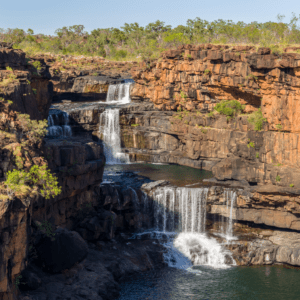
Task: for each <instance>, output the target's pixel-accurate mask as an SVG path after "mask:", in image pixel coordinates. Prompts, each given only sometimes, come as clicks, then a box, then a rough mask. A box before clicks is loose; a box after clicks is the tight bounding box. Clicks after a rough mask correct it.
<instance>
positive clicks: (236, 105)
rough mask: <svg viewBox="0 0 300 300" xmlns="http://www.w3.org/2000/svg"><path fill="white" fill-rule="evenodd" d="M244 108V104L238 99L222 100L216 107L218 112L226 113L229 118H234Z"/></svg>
mask: <svg viewBox="0 0 300 300" xmlns="http://www.w3.org/2000/svg"><path fill="white" fill-rule="evenodd" d="M244 108H245V107H244V105H242V104H241V103H240V102H239V101H237V100H222V101H221V102H220V103H218V104H217V105H216V106H215V107H214V109H215V110H216V111H217V112H219V113H220V114H222V115H226V116H227V117H228V119H230V118H233V117H234V116H236V115H237V114H239V113H241V112H242V111H243V110H244Z"/></svg>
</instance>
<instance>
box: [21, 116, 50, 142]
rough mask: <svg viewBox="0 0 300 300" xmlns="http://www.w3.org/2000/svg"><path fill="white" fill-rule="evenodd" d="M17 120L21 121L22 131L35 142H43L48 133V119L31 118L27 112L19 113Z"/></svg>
mask: <svg viewBox="0 0 300 300" xmlns="http://www.w3.org/2000/svg"><path fill="white" fill-rule="evenodd" d="M17 120H18V121H19V123H20V127H21V129H22V133H23V134H24V135H25V136H26V137H27V139H28V140H30V141H32V142H34V143H37V142H41V141H42V139H43V137H44V136H45V135H46V134H47V126H48V122H47V120H39V121H36V120H31V119H30V116H29V115H27V114H18V117H17Z"/></svg>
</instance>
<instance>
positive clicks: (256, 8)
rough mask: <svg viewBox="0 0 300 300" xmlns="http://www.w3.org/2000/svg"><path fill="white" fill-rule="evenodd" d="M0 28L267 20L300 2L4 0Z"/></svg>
mask: <svg viewBox="0 0 300 300" xmlns="http://www.w3.org/2000/svg"><path fill="white" fill-rule="evenodd" d="M1 2H3V3H1V6H0V28H22V29H24V30H27V29H28V28H31V29H33V30H34V32H35V33H44V34H54V31H55V30H56V29H57V28H61V27H63V26H71V25H84V26H85V30H86V31H91V30H93V29H96V28H109V27H120V26H122V25H123V24H124V23H125V22H126V23H133V22H138V23H139V24H140V25H142V26H145V25H147V24H148V23H150V22H154V21H156V20H161V21H164V22H166V24H167V25H172V26H173V27H176V26H177V25H180V24H182V25H185V24H186V20H187V19H194V18H196V17H199V18H201V19H205V20H208V21H213V20H217V19H225V20H233V21H244V22H246V23H248V22H251V21H258V22H266V21H275V20H276V16H277V14H283V15H285V16H286V19H285V20H284V21H289V20H290V18H291V16H292V12H294V13H296V15H297V16H299V14H300V4H299V0H247V1H246V0H205V1H202V0H180V1H179V0H127V1H124V0H122V1H121V0H113V1H112V0H105V1H102V0H85V1H84V0H51V1H45V0H28V1H24V0H14V1H4V0H2V1H1Z"/></svg>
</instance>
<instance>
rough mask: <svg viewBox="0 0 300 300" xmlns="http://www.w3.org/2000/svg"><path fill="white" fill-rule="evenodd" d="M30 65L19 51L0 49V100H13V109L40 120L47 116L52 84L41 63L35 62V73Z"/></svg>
mask: <svg viewBox="0 0 300 300" xmlns="http://www.w3.org/2000/svg"><path fill="white" fill-rule="evenodd" d="M33 62H35V61H34V60H26V58H25V53H24V52H23V51H22V50H15V49H8V48H0V81H2V83H1V85H0V97H3V98H4V99H5V100H11V101H13V104H12V106H11V108H12V109H13V110H16V111H19V112H21V113H26V114H29V115H30V117H31V119H36V120H41V119H46V118H47V117H48V113H49V108H50V105H51V102H52V93H53V85H52V83H51V82H50V80H49V79H50V73H49V70H48V69H47V67H46V65H45V63H44V61H41V62H40V61H39V62H40V67H39V70H37V69H36V68H34V67H33V66H32V65H31V63H33ZM5 68H12V71H10V70H5ZM1 69H2V70H1Z"/></svg>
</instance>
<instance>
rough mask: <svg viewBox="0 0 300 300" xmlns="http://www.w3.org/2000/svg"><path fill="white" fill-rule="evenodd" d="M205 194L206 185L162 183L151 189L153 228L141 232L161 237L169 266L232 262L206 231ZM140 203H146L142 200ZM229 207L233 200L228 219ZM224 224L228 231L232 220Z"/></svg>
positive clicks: (211, 264)
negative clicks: (190, 186) (164, 184)
mask: <svg viewBox="0 0 300 300" xmlns="http://www.w3.org/2000/svg"><path fill="white" fill-rule="evenodd" d="M230 193H231V191H230V192H229V195H231V194H230ZM233 193H234V192H233ZM207 194H208V188H195V189H193V188H186V187H185V188H176V187H163V188H158V189H156V190H155V191H154V192H153V195H152V198H153V200H154V220H153V221H154V228H155V229H154V230H153V231H151V232H145V233H144V234H147V235H150V237H152V238H163V240H164V241H165V242H164V245H165V247H166V248H167V249H168V251H167V253H165V255H164V258H165V261H166V262H167V263H168V264H169V266H171V267H176V268H183V269H188V270H189V271H191V272H192V271H193V269H191V268H190V267H191V266H192V263H193V265H206V266H210V267H214V268H227V267H228V266H229V265H234V264H235V262H234V260H233V259H232V256H231V254H230V252H229V251H227V250H226V249H225V248H224V246H223V245H222V244H220V243H218V242H217V240H216V239H215V238H213V237H208V235H207V234H206V228H205V224H206V201H207ZM231 198H232V199H233V198H234V196H232V197H231ZM144 201H145V198H144ZM143 206H144V207H146V206H145V204H144V205H143ZM232 207H233V201H232V202H231V214H230V216H231V220H232ZM230 226H231V227H230ZM226 228H227V230H228V234H231V235H232V221H231V223H230V225H229V226H227V227H226ZM230 228H231V229H230ZM142 234H143V233H141V234H140V235H142ZM187 258H188V260H187ZM193 272H194V271H193Z"/></svg>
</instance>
